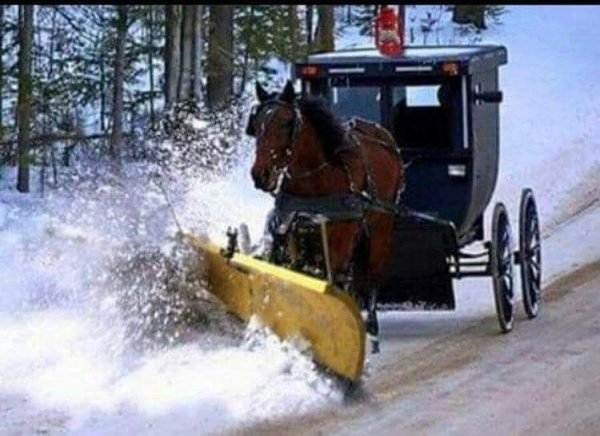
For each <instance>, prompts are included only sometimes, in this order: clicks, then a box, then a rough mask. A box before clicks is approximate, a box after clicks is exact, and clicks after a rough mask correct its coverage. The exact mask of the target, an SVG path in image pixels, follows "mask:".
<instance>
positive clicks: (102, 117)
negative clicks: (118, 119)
mask: <svg viewBox="0 0 600 436" xmlns="http://www.w3.org/2000/svg"><path fill="white" fill-rule="evenodd" d="M99 62H100V130H101V131H102V132H106V119H105V117H106V72H105V71H104V69H105V64H104V56H100V59H99Z"/></svg>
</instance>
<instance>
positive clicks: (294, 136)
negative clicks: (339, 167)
mask: <svg viewBox="0 0 600 436" xmlns="http://www.w3.org/2000/svg"><path fill="white" fill-rule="evenodd" d="M272 107H274V109H273V110H270V111H269V108H272ZM277 107H284V108H287V109H289V110H291V111H292V113H293V114H294V117H293V118H292V120H291V121H290V123H291V128H290V131H289V133H288V138H287V142H286V144H285V148H284V151H283V153H284V155H285V161H284V163H283V165H276V166H275V168H274V170H275V173H276V175H277V178H278V179H280V178H282V179H283V180H286V179H287V180H289V181H294V180H300V179H306V178H309V177H312V176H313V175H315V174H317V173H318V172H319V171H322V170H323V169H325V168H327V167H329V166H330V165H331V164H330V163H329V162H328V161H327V160H324V161H323V162H321V163H320V164H319V165H317V166H316V167H315V168H310V169H308V170H305V171H302V172H300V173H296V174H292V173H291V172H290V170H289V165H290V163H291V161H292V159H293V150H294V146H295V145H296V142H297V141H298V137H299V135H300V129H301V128H302V124H303V118H302V113H301V112H300V109H299V108H298V105H297V104H296V103H295V102H294V103H288V102H285V101H282V100H279V99H272V100H267V101H265V102H263V103H261V104H259V105H257V106H255V107H254V108H253V109H252V112H251V113H250V117H249V119H248V127H247V128H246V134H248V135H250V136H254V137H255V138H256V140H257V141H258V140H259V139H260V138H261V137H262V136H263V135H264V134H265V133H266V131H267V127H268V125H269V124H270V123H271V121H272V120H273V117H274V116H275V113H276V108H277ZM262 113H266V117H264V116H263V117H261V116H260V115H261V114H262ZM261 118H262V119H261ZM256 122H260V125H259V126H258V128H257V126H256ZM278 185H279V186H281V183H278Z"/></svg>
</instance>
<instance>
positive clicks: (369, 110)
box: [329, 86, 381, 122]
mask: <svg viewBox="0 0 600 436" xmlns="http://www.w3.org/2000/svg"><path fill="white" fill-rule="evenodd" d="M380 99H381V88H380V87H378V86H377V87H376V86H352V87H349V86H332V87H331V90H330V93H329V100H330V104H331V108H332V109H333V111H334V112H335V113H336V114H337V115H338V116H339V117H340V118H350V117H353V116H358V117H361V118H365V119H367V120H371V121H376V122H380V120H381V117H380V105H379V101H380Z"/></svg>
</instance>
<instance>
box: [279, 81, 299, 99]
mask: <svg viewBox="0 0 600 436" xmlns="http://www.w3.org/2000/svg"><path fill="white" fill-rule="evenodd" d="M295 98H296V93H295V92H294V85H293V84H292V81H291V80H288V81H287V83H286V84H285V88H284V89H283V92H282V93H281V99H282V100H283V101H285V102H287V103H293V102H294V99H295Z"/></svg>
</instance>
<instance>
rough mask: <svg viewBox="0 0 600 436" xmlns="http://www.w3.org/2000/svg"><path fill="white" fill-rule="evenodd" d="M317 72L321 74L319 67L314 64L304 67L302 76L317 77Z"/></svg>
mask: <svg viewBox="0 0 600 436" xmlns="http://www.w3.org/2000/svg"><path fill="white" fill-rule="evenodd" d="M317 74H319V69H318V68H317V67H315V66H314V65H309V66H307V67H304V68H302V77H315V76H316V75H317Z"/></svg>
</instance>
